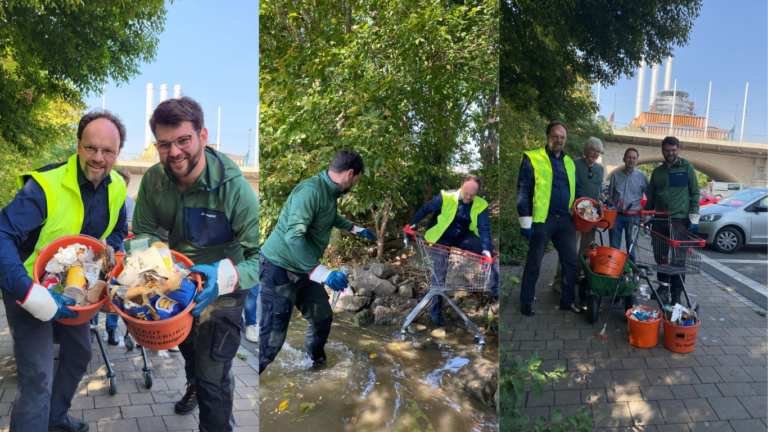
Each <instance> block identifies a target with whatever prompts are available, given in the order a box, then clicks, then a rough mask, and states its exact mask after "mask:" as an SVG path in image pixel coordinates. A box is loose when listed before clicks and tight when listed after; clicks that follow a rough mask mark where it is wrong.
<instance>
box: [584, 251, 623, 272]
mask: <svg viewBox="0 0 768 432" xmlns="http://www.w3.org/2000/svg"><path fill="white" fill-rule="evenodd" d="M595 249H596V250H597V256H596V257H595V258H594V262H595V265H594V267H592V271H593V272H595V273H597V274H601V275H605V276H612V277H619V276H621V272H622V271H623V270H624V264H625V263H626V262H627V254H626V253H624V252H622V251H620V250H618V249H614V248H612V247H608V246H598V247H596V248H595ZM592 261H593V260H590V261H589V262H590V264H591V263H592Z"/></svg>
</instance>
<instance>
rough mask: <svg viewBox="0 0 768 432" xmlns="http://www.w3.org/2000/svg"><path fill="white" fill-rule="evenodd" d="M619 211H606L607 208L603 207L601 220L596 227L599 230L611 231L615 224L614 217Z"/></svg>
mask: <svg viewBox="0 0 768 432" xmlns="http://www.w3.org/2000/svg"><path fill="white" fill-rule="evenodd" d="M618 213H619V210H618V209H617V210H608V206H605V205H604V206H603V215H602V216H603V219H602V220H601V221H600V222H598V223H597V227H598V228H600V229H612V228H613V226H614V225H615V224H616V215H617V214H618Z"/></svg>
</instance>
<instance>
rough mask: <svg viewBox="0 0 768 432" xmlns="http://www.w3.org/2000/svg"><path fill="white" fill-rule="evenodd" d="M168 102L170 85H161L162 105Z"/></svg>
mask: <svg viewBox="0 0 768 432" xmlns="http://www.w3.org/2000/svg"><path fill="white" fill-rule="evenodd" d="M167 100H168V84H160V103H162V102H163V101H167Z"/></svg>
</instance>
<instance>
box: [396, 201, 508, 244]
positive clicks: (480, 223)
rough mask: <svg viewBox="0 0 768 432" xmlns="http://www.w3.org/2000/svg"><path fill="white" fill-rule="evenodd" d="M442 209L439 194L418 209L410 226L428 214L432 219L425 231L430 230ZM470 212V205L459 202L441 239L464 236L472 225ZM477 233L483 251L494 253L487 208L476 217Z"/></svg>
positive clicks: (435, 223)
mask: <svg viewBox="0 0 768 432" xmlns="http://www.w3.org/2000/svg"><path fill="white" fill-rule="evenodd" d="M442 209H443V194H441V193H440V194H437V196H435V197H434V198H432V199H431V200H430V201H429V202H428V203H427V205H425V206H424V207H422V208H420V209H419V211H418V212H416V214H415V215H413V218H411V224H416V223H419V222H421V220H422V219H424V217H426V216H427V215H428V214H430V213H434V215H432V219H431V220H430V221H429V223H428V224H427V229H429V228H432V227H433V226H435V225H437V217H438V216H440V213H441V212H442ZM471 210H472V203H470V204H464V201H463V200H459V206H458V207H457V208H456V215H455V216H454V217H453V222H451V224H450V225H448V228H446V229H445V232H444V233H443V235H442V237H441V238H459V237H461V236H462V235H464V233H466V232H467V231H469V224H470V223H472V219H471V217H470V211H471ZM477 232H478V233H479V234H480V240H482V242H483V250H487V251H489V252H492V251H494V247H493V243H492V242H491V222H490V220H488V208H487V207H486V209H485V210H483V211H482V212H480V214H478V215H477Z"/></svg>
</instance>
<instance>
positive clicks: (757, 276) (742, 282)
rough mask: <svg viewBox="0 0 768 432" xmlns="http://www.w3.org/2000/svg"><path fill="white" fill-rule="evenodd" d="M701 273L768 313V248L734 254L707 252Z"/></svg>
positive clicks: (707, 249) (746, 248)
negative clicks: (728, 287) (715, 279)
mask: <svg viewBox="0 0 768 432" xmlns="http://www.w3.org/2000/svg"><path fill="white" fill-rule="evenodd" d="M703 255H704V257H705V258H704V259H702V263H701V269H702V270H704V271H705V272H707V273H709V274H710V275H712V276H714V277H715V278H717V279H719V280H720V281H721V282H723V283H725V284H727V285H729V286H731V287H733V288H735V289H736V291H737V292H738V293H739V294H741V295H743V296H744V297H747V298H748V299H750V300H752V301H753V302H755V303H757V304H758V305H760V306H761V307H762V308H764V309H768V246H744V247H743V248H741V250H740V251H738V252H736V253H734V254H724V253H720V252H717V251H715V250H713V249H709V248H705V249H704V251H703Z"/></svg>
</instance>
